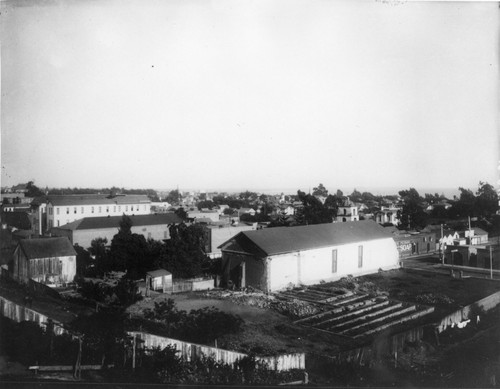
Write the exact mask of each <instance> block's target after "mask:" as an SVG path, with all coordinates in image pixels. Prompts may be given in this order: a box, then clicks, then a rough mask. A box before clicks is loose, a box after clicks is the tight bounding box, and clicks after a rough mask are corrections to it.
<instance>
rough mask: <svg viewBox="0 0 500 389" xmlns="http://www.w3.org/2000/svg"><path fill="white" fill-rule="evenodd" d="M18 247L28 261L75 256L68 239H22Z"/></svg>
mask: <svg viewBox="0 0 500 389" xmlns="http://www.w3.org/2000/svg"><path fill="white" fill-rule="evenodd" d="M19 247H20V248H21V250H22V251H23V252H24V254H25V255H26V258H28V259H36V258H53V257H67V256H71V255H76V251H75V249H74V248H73V246H72V245H71V242H70V241H69V239H68V238H65V237H64V238H40V239H22V240H20V241H19Z"/></svg>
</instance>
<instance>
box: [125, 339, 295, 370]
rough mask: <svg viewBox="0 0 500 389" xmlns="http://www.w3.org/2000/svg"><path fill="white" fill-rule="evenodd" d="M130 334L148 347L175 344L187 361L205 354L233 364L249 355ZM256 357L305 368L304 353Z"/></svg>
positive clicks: (281, 367) (280, 367)
mask: <svg viewBox="0 0 500 389" xmlns="http://www.w3.org/2000/svg"><path fill="white" fill-rule="evenodd" d="M128 334H129V335H131V336H137V337H138V338H140V339H141V340H142V341H143V342H144V346H145V347H147V348H156V347H159V348H160V349H164V348H165V347H167V346H173V347H175V348H176V349H177V350H178V351H179V352H180V356H181V357H182V358H183V359H185V360H187V361H192V360H195V359H197V358H200V357H202V356H205V357H212V358H214V359H215V360H216V361H217V362H219V363H224V364H228V365H233V364H234V363H235V362H236V361H237V360H239V359H242V358H244V357H246V356H248V355H247V354H244V353H239V352H236V351H229V350H223V349H220V348H217V347H210V346H203V345H200V344H195V343H189V342H183V341H181V340H177V339H171V338H166V337H164V336H158V335H152V334H148V333H144V332H136V331H133V332H129V333H128ZM256 359H257V360H259V361H263V362H265V363H266V364H267V365H268V366H269V368H270V369H273V370H278V371H286V370H291V369H302V370H303V369H305V354H304V353H294V354H284V355H277V356H270V357H256Z"/></svg>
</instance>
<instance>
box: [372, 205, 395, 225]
mask: <svg viewBox="0 0 500 389" xmlns="http://www.w3.org/2000/svg"><path fill="white" fill-rule="evenodd" d="M399 211H401V208H398V207H394V206H390V207H382V208H381V209H380V211H377V212H375V221H376V222H377V223H379V224H393V225H395V226H396V225H398V224H399V223H400V222H399V219H398V212H399Z"/></svg>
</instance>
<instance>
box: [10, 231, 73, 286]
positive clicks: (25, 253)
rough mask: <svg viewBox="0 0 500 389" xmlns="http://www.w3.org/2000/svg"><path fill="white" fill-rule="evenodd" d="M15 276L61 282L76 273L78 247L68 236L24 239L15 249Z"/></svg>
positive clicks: (13, 272) (13, 271) (18, 278)
mask: <svg viewBox="0 0 500 389" xmlns="http://www.w3.org/2000/svg"><path fill="white" fill-rule="evenodd" d="M11 274H12V277H13V278H14V279H15V280H17V281H19V282H21V283H25V284H26V283H28V282H29V280H30V279H31V280H33V281H37V282H40V283H44V284H52V285H58V284H62V283H67V282H72V281H73V280H74V278H75V275H76V251H75V249H74V248H73V246H72V245H71V243H70V241H69V240H68V238H40V239H21V240H20V241H19V243H18V245H17V247H16V249H15V250H14V259H13V262H12V270H11Z"/></svg>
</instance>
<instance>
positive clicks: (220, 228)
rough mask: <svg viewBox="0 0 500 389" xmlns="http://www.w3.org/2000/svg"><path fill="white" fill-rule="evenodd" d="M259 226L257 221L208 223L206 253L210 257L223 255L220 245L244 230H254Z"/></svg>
mask: <svg viewBox="0 0 500 389" xmlns="http://www.w3.org/2000/svg"><path fill="white" fill-rule="evenodd" d="M257 228H258V224H257V223H248V224H247V223H238V224H231V223H229V222H219V223H217V224H212V225H206V226H205V231H206V237H207V246H206V248H205V253H206V254H207V255H208V256H209V257H210V258H220V257H222V252H221V250H220V248H219V246H220V245H221V244H222V243H224V242H226V241H227V240H229V239H231V238H232V237H233V236H235V235H237V234H238V233H240V232H242V231H252V230H256V229H257Z"/></svg>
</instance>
